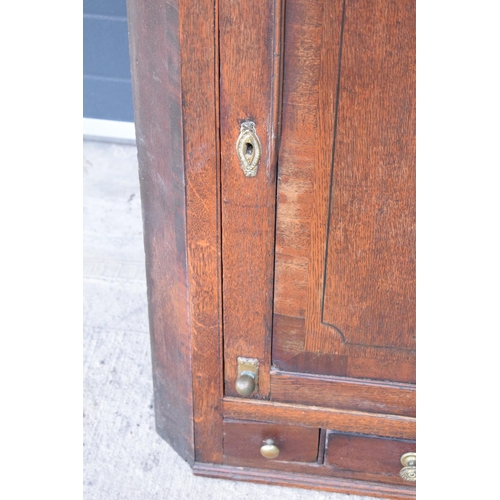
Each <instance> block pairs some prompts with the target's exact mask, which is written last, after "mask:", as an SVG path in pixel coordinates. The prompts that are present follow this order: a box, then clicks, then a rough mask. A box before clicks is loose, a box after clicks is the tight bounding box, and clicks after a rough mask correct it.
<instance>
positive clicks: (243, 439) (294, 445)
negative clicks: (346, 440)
mask: <svg viewBox="0 0 500 500" xmlns="http://www.w3.org/2000/svg"><path fill="white" fill-rule="evenodd" d="M319 435H320V430H319V429H318V428H312V427H302V426H297V425H275V424H266V423H258V422H241V421H234V420H225V421H224V459H225V461H226V463H231V462H233V461H234V462H238V463H239V464H242V463H244V464H245V465H253V466H256V467H267V466H271V467H273V464H276V462H317V459H318V445H319ZM270 440H272V443H271V441H270ZM266 443H267V449H265V450H263V451H264V453H266V451H267V454H268V455H271V456H272V455H273V452H274V453H275V452H276V448H277V450H279V451H278V453H279V454H278V456H277V457H275V458H266V457H264V456H263V455H262V453H261V448H262V446H264V445H266ZM273 447H276V448H273Z"/></svg>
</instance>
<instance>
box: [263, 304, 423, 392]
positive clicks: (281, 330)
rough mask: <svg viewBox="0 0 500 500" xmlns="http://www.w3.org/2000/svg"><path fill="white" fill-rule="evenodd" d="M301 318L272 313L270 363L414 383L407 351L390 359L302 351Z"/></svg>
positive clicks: (412, 362) (412, 363)
mask: <svg viewBox="0 0 500 500" xmlns="http://www.w3.org/2000/svg"><path fill="white" fill-rule="evenodd" d="M305 335H306V327H305V319H304V318H292V317H290V316H281V315H279V314H275V315H274V324H273V366H274V367H275V368H277V369H279V370H284V371H289V372H302V373H315V374H318V375H339V376H345V377H352V378H368V379H374V380H392V381H394V382H407V383H413V384H414V383H415V382H416V377H415V376H416V373H415V359H414V355H413V354H411V355H410V356H407V357H402V356H398V358H397V362H395V360H394V359H392V358H385V359H384V358H380V357H374V358H370V357H365V356H363V357H361V356H360V357H356V356H354V355H352V354H351V355H350V356H347V355H345V354H344V355H341V354H328V353H318V352H309V351H305V350H304V342H305Z"/></svg>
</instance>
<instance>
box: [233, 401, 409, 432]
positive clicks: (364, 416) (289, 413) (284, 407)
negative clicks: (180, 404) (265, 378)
mask: <svg viewBox="0 0 500 500" xmlns="http://www.w3.org/2000/svg"><path fill="white" fill-rule="evenodd" d="M223 407H224V417H225V418H231V419H234V420H253V421H256V422H268V423H276V424H295V425H303V426H307V427H318V428H323V429H334V430H337V431H339V432H354V433H358V434H366V435H376V436H384V437H393V438H401V439H415V432H416V428H415V419H414V418H411V417H403V416H396V415H385V414H381V413H366V412H360V411H351V410H337V409H334V408H320V407H316V406H306V405H299V404H287V403H274V402H271V401H255V400H248V399H241V398H225V399H224V402H223Z"/></svg>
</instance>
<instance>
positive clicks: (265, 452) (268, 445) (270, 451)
mask: <svg viewBox="0 0 500 500" xmlns="http://www.w3.org/2000/svg"><path fill="white" fill-rule="evenodd" d="M260 454H261V455H262V456H263V457H265V458H276V457H277V456H278V455H279V454H280V449H279V448H278V447H277V446H276V445H275V444H274V440H273V439H266V440H265V441H264V444H263V445H262V446H261V447H260Z"/></svg>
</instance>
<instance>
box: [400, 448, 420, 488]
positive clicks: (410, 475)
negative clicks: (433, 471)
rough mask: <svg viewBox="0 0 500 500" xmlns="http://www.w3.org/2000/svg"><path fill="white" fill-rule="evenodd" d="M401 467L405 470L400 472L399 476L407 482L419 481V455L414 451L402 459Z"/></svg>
mask: <svg viewBox="0 0 500 500" xmlns="http://www.w3.org/2000/svg"><path fill="white" fill-rule="evenodd" d="M401 465H403V468H402V469H401V470H400V471H399V475H400V476H401V477H402V478H403V479H404V480H405V481H416V480H417V454H416V453H415V452H414V451H411V452H410V453H405V454H404V455H403V456H402V457H401Z"/></svg>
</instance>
